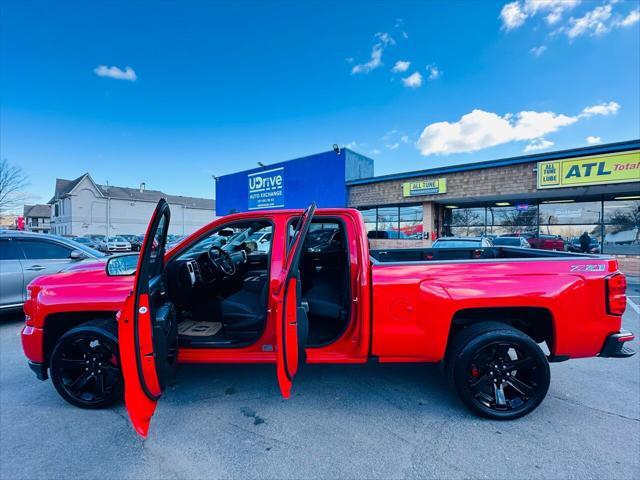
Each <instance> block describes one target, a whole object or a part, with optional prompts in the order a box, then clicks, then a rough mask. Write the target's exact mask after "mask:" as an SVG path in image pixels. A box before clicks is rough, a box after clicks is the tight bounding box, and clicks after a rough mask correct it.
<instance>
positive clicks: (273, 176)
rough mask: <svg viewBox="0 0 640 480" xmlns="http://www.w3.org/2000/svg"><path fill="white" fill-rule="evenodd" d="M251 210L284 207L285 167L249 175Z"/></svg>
mask: <svg viewBox="0 0 640 480" xmlns="http://www.w3.org/2000/svg"><path fill="white" fill-rule="evenodd" d="M247 179H248V181H249V198H248V209H249V210H261V209H263V208H282V207H284V167H279V168H272V169H270V170H263V171H261V172H256V173H250V174H249V175H247Z"/></svg>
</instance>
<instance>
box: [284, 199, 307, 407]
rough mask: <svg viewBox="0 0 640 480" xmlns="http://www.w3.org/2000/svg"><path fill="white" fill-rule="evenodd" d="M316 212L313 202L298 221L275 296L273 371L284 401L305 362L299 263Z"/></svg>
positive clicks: (304, 318) (304, 333)
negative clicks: (275, 373) (275, 355)
mask: <svg viewBox="0 0 640 480" xmlns="http://www.w3.org/2000/svg"><path fill="white" fill-rule="evenodd" d="M315 210H316V204H315V203H312V204H311V205H309V206H308V207H307V209H306V210H305V211H304V213H303V214H302V216H301V217H300V219H299V220H298V223H297V225H296V227H295V229H294V231H293V235H292V236H291V239H290V241H289V244H288V246H287V257H286V260H285V263H284V268H283V270H282V274H281V276H280V283H279V287H278V291H277V292H276V294H275V297H276V298H275V301H276V305H277V307H276V308H275V311H274V313H275V315H276V338H277V348H278V351H277V358H276V368H277V374H278V384H279V385H280V392H282V395H283V396H284V397H285V398H289V396H290V395H291V385H292V383H293V377H295V375H296V372H297V371H298V365H299V363H301V362H303V361H304V351H305V350H304V348H305V345H306V340H307V335H308V332H309V323H308V320H307V313H306V311H305V310H304V308H303V307H302V303H301V298H300V297H301V295H300V292H301V289H300V271H299V263H300V257H301V255H302V249H303V245H304V241H305V238H306V237H307V232H308V231H309V225H310V224H311V219H312V218H313V213H314V212H315ZM287 233H288V232H287Z"/></svg>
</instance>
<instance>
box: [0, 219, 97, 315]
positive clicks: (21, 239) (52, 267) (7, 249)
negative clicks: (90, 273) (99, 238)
mask: <svg viewBox="0 0 640 480" xmlns="http://www.w3.org/2000/svg"><path fill="white" fill-rule="evenodd" d="M101 257H104V255H103V254H102V253H100V252H98V251H97V250H94V249H92V248H89V247H87V246H85V245H82V244H80V243H76V242H75V241H73V240H69V239H66V238H62V237H58V236H55V235H49V234H46V235H45V234H41V233H28V232H18V231H10V230H4V231H1V232H0V311H2V310H10V309H18V308H20V307H22V304H23V303H24V300H25V292H26V286H27V285H28V284H29V282H30V281H31V280H33V279H35V278H36V277H37V276H39V275H44V274H49V273H55V272H59V271H60V270H62V269H64V268H66V267H68V266H69V265H70V264H73V263H76V262H78V261H80V260H84V259H97V258H101Z"/></svg>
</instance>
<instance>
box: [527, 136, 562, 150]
mask: <svg viewBox="0 0 640 480" xmlns="http://www.w3.org/2000/svg"><path fill="white" fill-rule="evenodd" d="M554 145H555V144H554V143H553V142H552V141H551V140H545V139H544V138H538V139H536V140H532V141H530V142H529V143H528V144H527V146H526V147H524V152H525V153H529V152H535V151H537V150H545V149H547V148H550V147H553V146H554Z"/></svg>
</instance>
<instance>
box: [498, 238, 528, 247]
mask: <svg viewBox="0 0 640 480" xmlns="http://www.w3.org/2000/svg"><path fill="white" fill-rule="evenodd" d="M491 241H492V243H493V245H494V246H496V247H520V248H531V244H530V243H529V242H527V240H526V239H525V238H524V237H495V238H494V239H493V240H491Z"/></svg>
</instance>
